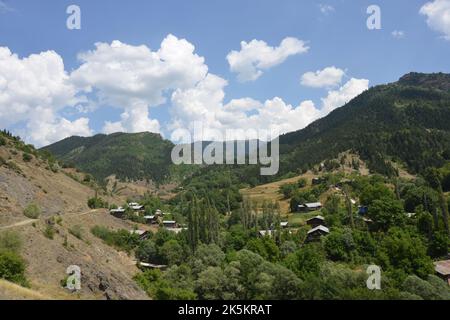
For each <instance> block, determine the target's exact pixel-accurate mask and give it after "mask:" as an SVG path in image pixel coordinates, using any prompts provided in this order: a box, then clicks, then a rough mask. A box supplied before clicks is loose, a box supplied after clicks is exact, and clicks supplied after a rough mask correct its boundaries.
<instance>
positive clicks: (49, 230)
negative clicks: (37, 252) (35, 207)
mask: <svg viewBox="0 0 450 320" xmlns="http://www.w3.org/2000/svg"><path fill="white" fill-rule="evenodd" d="M55 233H56V230H55V228H54V227H53V226H52V225H47V227H46V228H45V230H44V236H45V237H46V238H48V239H50V240H53V238H54V237H55Z"/></svg>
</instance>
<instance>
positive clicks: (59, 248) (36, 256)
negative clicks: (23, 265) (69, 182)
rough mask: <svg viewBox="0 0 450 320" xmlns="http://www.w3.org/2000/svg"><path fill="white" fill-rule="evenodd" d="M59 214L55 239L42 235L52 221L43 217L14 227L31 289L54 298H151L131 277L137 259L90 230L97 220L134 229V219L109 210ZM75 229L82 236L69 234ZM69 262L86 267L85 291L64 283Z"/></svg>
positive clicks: (84, 271)
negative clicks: (68, 287) (21, 243)
mask: <svg viewBox="0 0 450 320" xmlns="http://www.w3.org/2000/svg"><path fill="white" fill-rule="evenodd" d="M61 218H62V220H60V221H59V222H58V223H54V224H53V228H54V229H55V231H56V233H55V235H54V237H53V239H49V238H47V237H46V236H45V235H44V231H45V229H46V227H47V224H48V223H49V221H46V220H44V219H40V220H39V221H38V222H37V223H35V224H33V225H25V226H20V227H17V228H15V230H17V231H19V232H20V234H21V235H22V239H23V241H24V246H23V250H22V256H23V257H24V259H25V260H26V262H27V277H28V279H30V281H31V287H32V289H34V290H36V291H37V292H39V293H41V294H44V295H46V296H50V297H52V298H56V299H147V296H146V295H145V293H144V292H143V291H142V290H141V289H140V288H139V287H138V286H137V285H136V284H135V282H134V281H133V279H132V278H133V276H134V275H135V274H136V273H137V272H138V269H137V268H136V266H135V262H134V261H133V258H132V257H131V256H129V255H128V254H127V253H125V252H119V251H117V250H115V249H114V248H112V247H110V246H108V245H106V244H104V243H103V241H102V240H100V239H98V238H96V237H95V236H93V235H92V234H91V232H90V228H91V227H92V226H95V225H102V226H106V227H108V228H111V229H127V230H131V229H132V228H133V225H132V224H131V223H128V222H126V221H122V220H119V219H116V218H114V217H112V216H111V215H109V214H108V212H107V211H105V210H97V211H92V212H88V213H82V214H79V215H66V216H62V217H61ZM75 228H78V229H79V230H81V237H80V238H78V237H76V236H74V235H73V234H71V230H74V229H75ZM71 265H77V266H79V267H80V268H81V272H82V279H81V285H82V290H81V291H80V292H78V293H77V294H75V295H73V294H70V293H69V292H68V291H67V290H66V289H64V288H63V287H62V286H61V280H63V279H64V278H65V277H66V270H67V268H68V267H69V266H71Z"/></svg>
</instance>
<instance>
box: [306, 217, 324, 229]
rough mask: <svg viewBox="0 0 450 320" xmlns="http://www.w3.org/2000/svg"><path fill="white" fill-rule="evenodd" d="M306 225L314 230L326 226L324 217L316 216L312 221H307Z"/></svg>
mask: <svg viewBox="0 0 450 320" xmlns="http://www.w3.org/2000/svg"><path fill="white" fill-rule="evenodd" d="M306 224H307V225H308V226H311V227H312V228H313V229H314V228H317V227H318V226H325V225H326V224H325V218H324V217H322V216H315V217H313V218H311V219H308V220H306Z"/></svg>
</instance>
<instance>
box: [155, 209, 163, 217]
mask: <svg viewBox="0 0 450 320" xmlns="http://www.w3.org/2000/svg"><path fill="white" fill-rule="evenodd" d="M163 215H164V214H163V213H162V211H161V210H160V209H158V210H156V211H155V216H158V217H161V216H163Z"/></svg>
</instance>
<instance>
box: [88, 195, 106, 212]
mask: <svg viewBox="0 0 450 320" xmlns="http://www.w3.org/2000/svg"><path fill="white" fill-rule="evenodd" d="M87 205H88V207H89V208H91V209H101V208H108V207H109V205H108V202H106V201H104V200H103V199H102V198H98V197H94V198H90V199H89V200H88V202H87Z"/></svg>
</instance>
